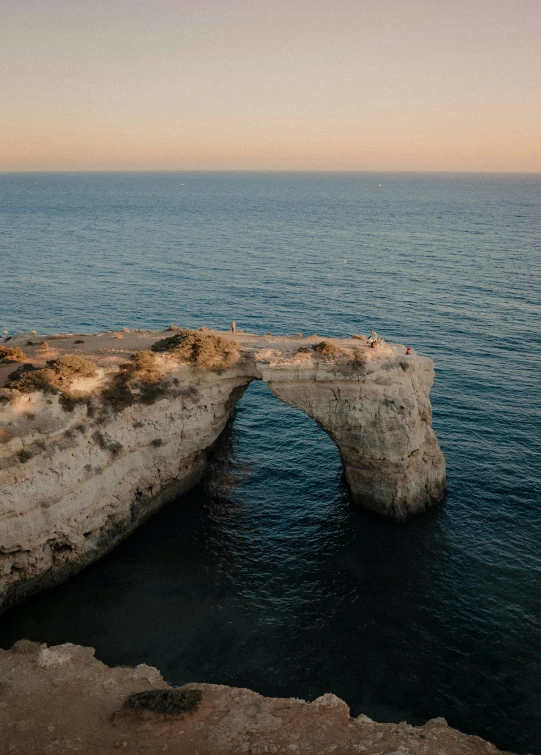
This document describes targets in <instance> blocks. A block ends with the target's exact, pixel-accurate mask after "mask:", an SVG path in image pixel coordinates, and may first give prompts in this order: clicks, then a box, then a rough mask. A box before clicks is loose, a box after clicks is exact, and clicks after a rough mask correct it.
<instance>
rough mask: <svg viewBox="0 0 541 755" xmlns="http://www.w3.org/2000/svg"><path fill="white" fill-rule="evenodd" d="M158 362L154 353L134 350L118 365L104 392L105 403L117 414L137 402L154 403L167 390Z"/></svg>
mask: <svg viewBox="0 0 541 755" xmlns="http://www.w3.org/2000/svg"><path fill="white" fill-rule="evenodd" d="M157 363H158V357H157V355H156V354H155V353H154V352H153V351H149V350H143V351H136V352H135V354H132V356H131V358H130V361H129V362H125V363H124V364H121V365H120V370H119V372H118V374H117V375H115V377H114V378H113V379H112V380H111V382H110V383H109V385H108V386H107V387H106V388H105V389H104V391H103V393H102V396H103V399H104V401H105V402H106V403H107V404H109V405H110V406H111V407H112V408H113V409H114V410H115V411H117V412H120V411H122V410H123V409H126V408H127V407H128V406H131V405H132V404H134V403H135V402H136V401H140V402H141V403H143V404H153V403H154V402H155V401H156V400H157V399H158V398H161V397H162V396H163V395H164V394H165V393H166V391H167V384H166V383H165V382H164V381H163V373H162V371H161V370H160V368H159V367H158V364H157ZM134 390H135V391H136V393H134Z"/></svg>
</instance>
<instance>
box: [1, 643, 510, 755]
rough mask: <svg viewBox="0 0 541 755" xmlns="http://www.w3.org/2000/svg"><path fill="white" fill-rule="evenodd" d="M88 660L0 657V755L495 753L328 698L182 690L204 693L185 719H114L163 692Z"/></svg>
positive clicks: (447, 731) (127, 672)
mask: <svg viewBox="0 0 541 755" xmlns="http://www.w3.org/2000/svg"><path fill="white" fill-rule="evenodd" d="M93 656H94V650H93V649H92V648H88V647H80V646H77V645H71V644H69V643H68V644H65V645H58V646H56V647H50V648H47V647H46V646H45V645H41V646H40V645H38V644H37V643H29V642H28V641H23V642H22V643H17V644H16V645H15V646H14V648H13V650H12V651H5V650H0V678H1V679H2V685H1V686H0V731H1V732H2V744H3V745H4V746H5V748H6V749H5V750H2V744H0V751H1V752H2V753H3V752H6V753H8V752H9V753H19V752H20V753H24V755H43V754H44V753H49V752H50V753H68V752H79V753H84V754H85V755H103V753H113V752H117V751H120V752H122V751H125V752H127V753H141V754H143V753H144V755H157V754H158V753H164V752H168V753H175V755H197V753H199V755H241V753H247V754H248V755H264V754H265V753H276V754H277V755H278V754H279V753H282V754H284V753H287V755H292V754H293V755H327V754H328V753H333V755H353V753H363V754H364V755H444V754H445V755H497V754H498V753H501V751H500V750H498V749H497V748H496V747H495V746H494V745H493V744H490V743H489V742H485V741H484V740H482V739H480V738H479V737H475V736H468V735H466V734H462V733H461V732H459V731H457V730H456V729H453V728H451V727H450V726H448V725H447V723H446V721H445V719H443V718H435V719H432V720H431V721H428V722H427V723H426V724H425V725H424V726H410V725H408V724H407V723H400V724H386V723H377V722H375V721H372V720H371V719H370V718H368V717H367V716H365V715H360V716H358V717H356V718H353V717H351V715H350V711H349V708H348V706H347V705H346V703H345V702H343V700H340V699H339V698H338V697H336V696H335V695H332V694H326V695H322V696H321V697H319V698H317V700H314V701H313V702H311V703H309V702H305V701H304V700H298V699H296V698H269V697H263V696H262V695H258V694H257V693H255V692H252V691H251V690H248V689H239V688H235V687H225V686H221V685H217V684H188V685H186V686H185V687H184V688H183V689H184V690H188V689H196V690H199V691H200V693H201V694H202V700H201V703H200V704H199V707H198V708H197V710H196V711H195V712H193V713H188V714H185V715H180V716H179V715H161V714H159V713H150V712H145V711H142V712H141V715H139V716H137V715H135V713H134V712H133V711H132V712H121V713H117V712H118V711H120V710H121V708H122V705H123V703H124V701H125V699H126V697H127V696H128V695H130V694H133V693H136V692H141V691H143V690H144V691H146V690H167V689H170V688H168V686H167V684H166V683H165V682H164V681H163V679H162V677H161V675H160V673H159V671H158V670H157V669H155V668H153V667H151V666H146V665H142V664H141V665H139V666H136V667H135V668H126V667H119V668H109V667H108V666H105V665H104V664H103V663H100V662H99V661H97V660H96V659H95V658H94V657H93ZM501 755H504V754H503V753H501ZM508 755H510V753H508Z"/></svg>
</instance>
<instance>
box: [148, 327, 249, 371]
mask: <svg viewBox="0 0 541 755" xmlns="http://www.w3.org/2000/svg"><path fill="white" fill-rule="evenodd" d="M151 348H152V351H155V352H167V353H169V354H172V355H173V356H175V357H176V358H177V359H179V360H180V361H183V362H191V363H192V364H197V365H199V366H200V367H204V368H205V369H207V370H219V369H223V368H225V367H230V366H231V365H232V364H234V363H235V362H236V361H237V360H238V359H239V355H240V352H239V344H238V343H237V341H233V340H232V339H229V338H223V337H222V336H218V335H215V334H214V333H208V332H206V331H201V330H190V329H188V328H187V329H186V330H179V331H178V332H177V333H176V334H175V335H174V336H170V337H169V338H162V340H161V341H157V342H156V343H155V344H153V345H152V347H151Z"/></svg>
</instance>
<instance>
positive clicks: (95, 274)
mask: <svg viewBox="0 0 541 755" xmlns="http://www.w3.org/2000/svg"><path fill="white" fill-rule="evenodd" d="M380 184H381V185H380ZM540 261H541V177H540V176H507V177H505V176H481V175H454V176H451V175H412V174H410V175H407V174H401V175H400V174H396V175H395V174H381V175H379V174H180V173H171V174H109V175H98V174H71V175H68V174H64V175H61V174H55V175H53V174H48V175H43V174H41V175H37V174H36V175H2V176H0V330H1V329H4V328H6V329H8V330H10V331H14V330H19V331H20V330H30V329H36V330H38V331H39V332H51V331H64V330H69V331H93V330H99V329H113V328H119V327H122V326H128V327H163V326H165V325H168V324H169V323H171V322H173V323H177V324H179V325H184V326H191V327H198V326H200V325H207V326H214V327H227V325H228V323H229V322H230V320H231V319H232V318H234V319H235V320H236V321H237V324H238V326H239V327H242V328H244V329H245V330H251V331H253V332H266V331H268V330H272V331H273V332H274V333H294V332H297V331H302V332H304V333H313V332H318V333H321V334H327V335H336V336H340V335H345V334H350V333H353V332H364V333H367V332H368V331H369V330H370V329H371V328H375V329H376V330H377V331H378V332H379V333H381V334H382V335H383V336H385V337H386V338H387V339H388V340H397V341H399V342H402V343H407V344H411V345H413V346H414V347H415V348H416V349H418V350H419V351H421V352H422V353H425V354H428V355H430V356H431V357H432V358H433V359H434V360H435V362H436V367H437V375H436V384H435V387H434V389H433V392H432V403H433V407H434V426H435V429H436V432H437V435H438V437H439V439H440V443H441V445H442V448H443V450H444V453H445V455H446V457H447V464H448V476H449V495H448V499H447V501H446V503H445V505H444V506H442V507H440V508H438V509H436V510H434V512H432V513H431V514H429V515H426V516H424V517H421V518H419V519H417V520H415V521H413V522H411V523H409V524H407V525H394V524H390V523H387V522H383V521H379V520H378V519H376V518H374V517H372V516H370V515H368V514H366V513H363V512H362V511H359V510H356V509H355V508H353V506H352V505H351V502H350V499H349V497H348V491H347V489H346V486H345V484H344V481H343V478H342V474H341V469H340V461H339V458H338V453H337V451H336V449H335V448H334V446H333V444H332V442H331V441H330V439H329V438H328V437H327V436H326V435H325V434H324V433H323V432H322V431H321V430H319V429H318V428H317V427H316V426H315V424H314V423H313V422H312V421H311V420H310V419H309V418H307V417H306V416H304V415H303V414H301V413H300V412H298V411H296V410H295V409H293V408H291V407H288V406H286V405H283V404H281V403H280V402H279V401H277V400H276V399H275V398H273V397H272V396H271V395H270V393H269V391H268V389H267V388H266V387H265V386H264V385H261V384H253V385H252V386H251V387H250V389H249V390H248V392H247V393H246V395H245V397H244V398H243V400H242V402H241V403H240V405H239V410H238V414H237V418H236V420H235V422H234V424H233V425H232V426H231V427H230V428H229V429H228V431H227V433H226V435H225V436H224V438H223V442H222V444H221V447H220V449H219V450H218V451H217V454H216V457H215V459H214V461H213V463H212V465H211V470H210V473H209V476H208V478H207V480H206V481H205V483H204V484H203V485H200V486H199V487H198V488H196V489H195V490H194V491H192V492H191V493H190V494H189V495H187V496H184V497H183V498H181V499H179V501H178V502H176V503H174V504H172V505H171V506H169V507H167V508H166V509H164V510H163V511H162V512H161V513H159V514H158V515H156V516H155V517H154V518H153V519H152V520H150V521H149V522H148V523H147V524H146V525H144V527H142V528H141V529H140V530H139V531H138V532H137V533H135V535H133V536H132V537H131V538H130V539H129V540H128V541H127V542H125V543H124V544H123V545H121V546H120V547H119V548H118V549H117V550H116V551H115V552H114V553H112V554H110V555H109V556H108V557H106V558H104V559H103V560H102V561H100V562H99V563H97V564H95V565H93V566H91V567H89V568H88V569H86V570H85V571H84V572H82V573H81V574H80V575H78V576H77V577H75V578H73V579H72V580H71V581H69V582H68V583H67V584H65V585H62V586H59V587H57V588H55V589H52V590H49V591H47V592H45V593H42V594H41V595H39V596H37V597H36V598H34V599H32V600H30V601H29V602H27V603H26V604H24V605H23V606H20V607H19V608H17V609H14V610H13V611H11V612H10V613H8V614H6V615H4V616H3V617H2V619H1V630H0V632H1V634H0V643H1V644H2V645H3V646H9V645H10V643H11V642H12V641H14V640H15V639H17V638H20V637H23V636H24V637H29V638H32V639H36V640H44V641H46V642H48V643H58V642H64V641H72V642H76V643H83V644H89V645H93V646H94V647H96V650H97V656H98V657H99V658H100V659H102V660H103V661H105V662H107V663H109V664H125V663H129V664H135V663H140V662H145V663H150V664H153V665H156V666H158V667H159V668H160V669H161V670H162V672H163V674H164V676H165V678H166V679H167V680H169V681H170V682H173V683H175V684H180V683H184V682H187V681H205V682H220V683H225V684H231V685H239V686H247V687H251V688H252V689H255V690H257V691H259V692H262V693H264V694H267V695H286V696H289V695H295V696H300V697H304V698H306V699H311V698H314V697H316V696H317V695H319V694H322V693H323V692H334V693H336V694H337V695H339V696H340V697H342V698H344V699H345V700H346V701H347V702H348V703H349V704H350V706H351V708H352V711H353V713H355V714H358V713H360V712H364V713H367V714H368V715H370V716H372V717H373V718H376V719H378V720H395V721H400V720H408V721H409V722H411V723H422V722H424V721H425V720H426V719H428V718H430V717H433V716H445V717H446V718H447V719H448V721H449V722H450V723H451V724H452V725H454V726H457V727H459V728H461V729H462V730H464V731H467V732H471V733H476V734H479V735H482V736H484V737H486V738H488V739H490V740H492V741H494V742H495V743H496V744H498V745H499V746H500V747H504V748H509V749H511V750H514V751H517V752H519V753H528V752H529V753H536V754H538V753H541V654H540V650H541V555H540V536H541V500H540V493H539V478H540V471H541V470H540V451H541V392H540V377H539V376H540V371H541V350H540V346H541V337H540V327H539V326H540V320H539V315H540V301H541V283H540Z"/></svg>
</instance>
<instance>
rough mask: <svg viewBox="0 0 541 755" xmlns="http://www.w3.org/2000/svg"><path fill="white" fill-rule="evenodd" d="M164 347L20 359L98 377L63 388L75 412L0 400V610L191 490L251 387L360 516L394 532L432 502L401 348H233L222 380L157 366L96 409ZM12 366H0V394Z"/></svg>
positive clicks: (51, 399) (417, 401) (124, 341)
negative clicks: (68, 363) (306, 435)
mask: <svg viewBox="0 0 541 755" xmlns="http://www.w3.org/2000/svg"><path fill="white" fill-rule="evenodd" d="M164 335H165V334H164V333H156V332H149V331H145V332H137V333H126V334H117V335H116V338H113V337H112V335H111V334H97V335H94V336H85V337H84V346H82V347H81V346H79V345H77V341H78V340H81V339H75V338H62V339H58V340H54V341H53V340H52V339H51V337H49V338H50V343H52V347H50V348H49V350H48V352H47V353H46V355H45V356H43V355H40V352H39V351H38V350H37V349H36V348H35V347H33V351H32V348H31V349H28V347H25V351H26V352H27V354H28V359H29V360H31V361H32V362H33V363H36V362H38V361H39V360H40V359H41V361H42V363H44V359H45V358H47V359H51V358H56V357H58V355H60V354H65V353H73V354H79V355H82V356H84V357H86V358H89V359H92V360H94V361H95V362H96V363H97V364H98V366H99V368H100V369H99V372H98V374H97V375H96V376H95V377H92V378H85V379H80V380H79V381H78V382H76V384H74V385H72V386H71V390H72V391H73V390H76V391H78V392H79V393H80V394H81V395H86V403H84V402H81V403H76V404H75V405H73V404H66V403H65V402H64V403H63V402H62V401H61V400H60V398H59V396H58V395H48V394H43V393H40V392H34V393H29V394H14V393H13V392H12V391H4V393H5V395H4V399H3V403H0V610H1V608H2V607H4V608H5V607H7V606H8V605H10V604H12V603H14V602H15V601H17V600H20V599H22V598H24V597H26V596H28V595H30V594H32V593H33V592H36V591H37V590H38V589H41V588H43V587H47V586H50V585H53V584H55V583H57V582H60V581H62V580H63V579H65V578H67V577H68V576H69V575H70V574H72V573H74V572H76V571H78V570H79V569H81V568H82V567H84V566H85V565H86V564H88V563H90V562H92V561H94V560H96V559H97V558H99V557H100V556H101V555H103V554H104V553H106V552H107V551H108V550H110V549H111V548H113V547H114V546H115V545H116V544H117V543H118V542H119V541H120V540H121V539H123V538H125V537H126V536H127V535H128V534H129V533H130V532H132V531H133V530H134V529H135V528H136V527H137V526H138V525H139V524H140V523H141V522H142V521H143V520H144V519H145V518H146V517H148V516H149V515H150V514H152V513H153V512H154V511H156V510H157V509H158V508H159V507H160V506H162V505H163V504H164V503H166V502H167V501H169V500H171V499H172V498H174V497H175V496H177V495H178V494H179V493H181V492H183V491H185V490H187V489H188V488H190V487H191V486H193V485H194V484H195V483H196V482H197V481H198V480H199V479H200V477H201V475H202V473H203V471H204V469H205V460H206V451H207V449H209V447H210V446H211V445H212V444H213V443H214V441H215V440H216V438H217V437H218V436H219V434H220V433H221V432H222V430H223V429H224V427H225V425H226V423H227V421H228V420H229V419H230V418H231V416H232V414H233V412H234V409H235V405H236V403H237V401H238V399H239V398H240V397H241V396H242V394H243V392H244V390H245V389H246V387H247V386H248V384H249V383H250V382H251V381H252V380H258V379H262V380H265V381H266V382H267V383H268V385H269V387H270V389H271V391H272V392H273V393H274V395H275V396H277V397H278V398H279V399H281V400H282V401H285V402H286V403H288V404H292V405H293V406H296V407H298V408H300V409H302V410H303V411H305V412H306V413H307V414H308V415H309V416H310V417H313V418H314V419H315V420H316V421H317V422H318V424H319V425H320V427H322V428H323V429H324V430H325V431H326V432H327V433H328V434H329V435H330V436H331V438H332V439H333V440H334V442H335V443H336V445H337V446H338V449H339V451H340V454H341V457H342V461H343V464H344V468H345V473H346V476H347V480H348V483H349V485H350V487H351V491H352V494H353V498H354V500H355V501H356V502H357V503H358V504H360V505H361V506H364V507H366V508H368V509H371V510H372V511H375V512H377V513H379V514H382V515H384V516H388V517H391V518H394V519H398V520H404V519H406V518H407V517H409V516H411V515H413V514H416V513H418V512H420V511H423V510H424V509H426V508H427V507H428V506H429V505H431V504H432V503H434V502H436V501H439V500H440V499H441V498H442V496H443V494H444V491H445V461H444V458H443V454H442V452H441V450H440V448H439V445H438V442H437V440H436V437H435V435H434V432H433V430H432V426H431V406H430V401H429V398H428V395H429V391H430V387H431V385H432V381H433V377H434V371H433V363H432V361H431V360H430V359H427V358H426V357H421V356H417V355H415V354H411V355H410V356H405V355H404V351H405V349H404V347H403V346H392V347H388V346H383V347H382V348H380V349H378V350H372V349H369V348H367V347H366V345H364V344H362V343H359V341H353V340H345V339H343V340H339V341H338V340H336V339H335V340H334V341H333V343H335V344H336V345H338V344H339V347H340V349H341V350H339V351H338V353H337V354H335V355H331V356H329V355H321V354H318V353H317V352H315V351H313V349H312V348H311V346H312V345H313V344H314V343H316V342H317V341H318V340H321V339H317V338H312V339H302V338H289V337H287V338H279V337H272V336H270V337H255V336H250V335H239V336H236V338H237V340H238V341H239V343H240V345H241V356H240V359H239V360H238V361H237V362H236V363H235V364H233V365H232V366H230V367H228V368H227V369H223V370H220V371H210V370H207V369H203V368H201V367H197V366H194V365H191V364H183V363H179V361H178V360H177V359H175V358H173V357H171V356H170V355H167V354H166V355H160V356H159V360H160V362H159V367H160V370H161V372H162V373H163V376H162V379H161V380H160V382H159V383H155V384H154V383H153V384H152V385H151V387H152V390H153V393H152V394H151V396H150V398H149V396H148V395H146V396H144V395H142V394H141V395H136V396H135V399H134V400H133V402H132V404H131V405H127V406H123V405H122V404H121V405H120V406H119V405H118V404H117V405H116V406H115V405H114V404H111V402H110V401H108V400H106V399H105V398H104V396H103V388H104V386H107V385H110V384H111V381H114V379H115V376H118V369H119V364H120V363H121V362H125V361H126V359H127V358H128V357H129V355H130V354H132V353H133V352H135V351H137V350H141V349H148V348H149V347H150V345H151V344H152V343H154V342H155V341H156V340H157V339H158V338H160V337H163V336H164ZM26 339H27V336H24V337H22V338H19V339H13V340H12V342H11V344H10V345H19V344H24V343H25V342H26ZM299 346H302V347H303V348H304V349H305V351H301V352H298V349H299ZM354 348H355V352H354V351H353V349H354ZM16 366H17V365H15V364H11V365H4V366H2V367H0V386H1V385H2V380H4V381H5V379H6V377H7V375H8V373H9V372H10V371H12V370H13V369H14V368H15V367H16ZM2 371H3V372H2Z"/></svg>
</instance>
